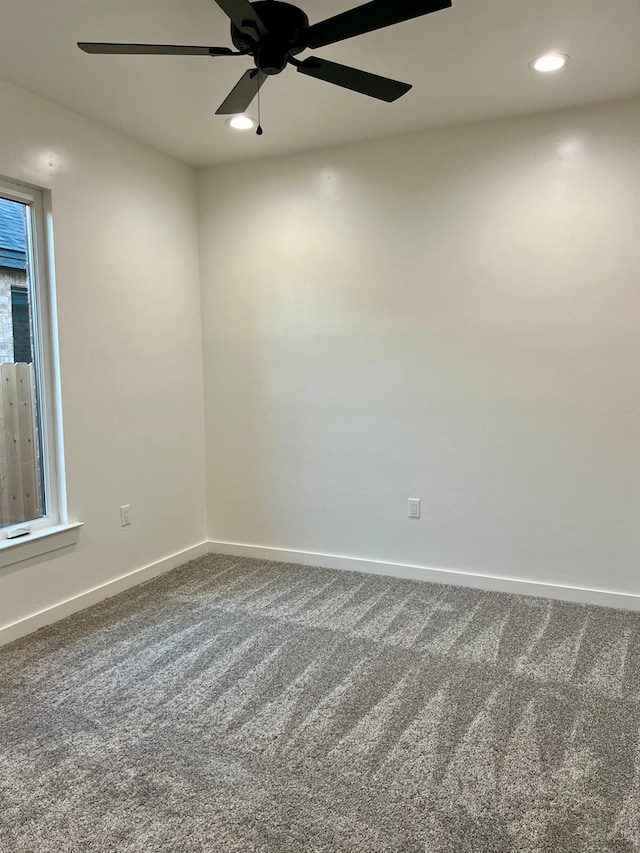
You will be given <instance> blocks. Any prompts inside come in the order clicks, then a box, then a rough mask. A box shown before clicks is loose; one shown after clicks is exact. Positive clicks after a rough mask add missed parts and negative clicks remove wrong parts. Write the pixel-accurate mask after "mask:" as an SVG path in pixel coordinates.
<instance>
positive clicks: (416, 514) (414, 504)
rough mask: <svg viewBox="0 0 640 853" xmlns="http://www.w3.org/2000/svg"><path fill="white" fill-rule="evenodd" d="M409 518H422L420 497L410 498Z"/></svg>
mask: <svg viewBox="0 0 640 853" xmlns="http://www.w3.org/2000/svg"><path fill="white" fill-rule="evenodd" d="M409 518H420V498H409Z"/></svg>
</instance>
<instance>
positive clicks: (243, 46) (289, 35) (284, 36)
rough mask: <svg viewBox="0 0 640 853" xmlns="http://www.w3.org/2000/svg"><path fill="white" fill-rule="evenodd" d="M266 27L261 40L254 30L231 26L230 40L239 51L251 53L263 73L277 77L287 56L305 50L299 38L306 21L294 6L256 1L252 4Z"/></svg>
mask: <svg viewBox="0 0 640 853" xmlns="http://www.w3.org/2000/svg"><path fill="white" fill-rule="evenodd" d="M251 5H252V6H253V7H254V9H255V10H256V12H257V13H258V15H259V16H260V19H261V20H262V22H263V23H264V25H265V27H266V28H267V30H268V32H269V35H268V36H265V37H261V36H260V34H259V33H258V32H257V30H256V29H255V27H253V26H252V25H247V27H246V29H240V28H239V27H236V25H235V24H233V23H232V24H231V40H232V41H233V43H234V45H235V46H236V48H237V49H238V50H241V51H244V52H247V53H250V54H251V55H252V56H253V58H254V60H255V63H256V67H257V68H259V69H260V70H261V71H262V72H264V73H265V74H280V72H281V71H284V69H285V68H286V66H287V62H288V58H289V56H291V55H293V54H296V53H300V52H301V51H303V50H305V48H306V44H305V43H304V41H302V42H301V40H300V35H301V33H302V32H304V30H306V29H307V27H308V26H309V18H308V17H307V15H306V14H305V13H304V12H303V11H302V9H298V7H297V6H292V5H291V4H290V3H282V2H280V0H257V2H256V3H252V4H251Z"/></svg>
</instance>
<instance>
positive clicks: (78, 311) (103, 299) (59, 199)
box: [0, 83, 205, 629]
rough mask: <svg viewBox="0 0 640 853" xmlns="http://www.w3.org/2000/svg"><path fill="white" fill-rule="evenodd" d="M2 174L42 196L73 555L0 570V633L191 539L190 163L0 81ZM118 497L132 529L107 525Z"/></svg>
mask: <svg viewBox="0 0 640 853" xmlns="http://www.w3.org/2000/svg"><path fill="white" fill-rule="evenodd" d="M0 175H4V176H6V177H10V178H14V179H16V180H21V181H26V182H29V183H32V184H36V185H39V186H42V187H45V188H47V189H50V190H51V191H52V200H53V215H54V231H55V250H56V261H57V265H56V266H57V287H58V310H59V327H60V349H61V375H62V394H63V408H64V412H63V414H64V429H65V439H66V441H65V445H66V461H67V485H68V492H69V507H70V516H71V518H72V519H75V520H80V521H83V522H84V523H85V526H84V528H83V529H82V532H81V535H80V542H79V545H78V546H77V548H76V549H75V551H71V552H68V553H67V552H65V553H61V554H60V555H58V556H57V557H55V558H48V559H42V560H39V561H31V562H27V563H20V564H17V565H15V566H13V567H10V568H8V569H3V570H0V629H1V628H2V626H4V625H8V624H10V623H12V622H15V621H17V620H21V619H24V618H25V617H27V616H29V615H31V614H34V613H37V612H38V611H40V610H43V609H46V608H49V607H51V606H53V605H55V604H56V603H58V602H61V601H64V600H65V599H68V598H71V597H73V596H77V595H80V594H81V593H83V592H84V591H86V590H89V589H91V588H93V587H95V586H98V585H100V584H104V583H106V582H107V581H109V580H111V579H113V578H115V577H118V576H121V575H123V574H125V573H126V572H130V571H132V570H134V569H138V568H140V567H142V566H145V565H148V564H149V563H153V562H155V561H158V560H161V559H163V558H165V557H167V556H168V555H171V554H174V553H175V552H179V551H182V550H183V549H186V548H189V547H190V546H193V545H195V544H196V543H199V542H201V541H202V540H203V539H204V538H205V512H204V493H205V489H204V470H203V469H204V427H203V398H202V397H203V391H202V387H203V386H202V342H201V332H200V294H199V269H198V249H197V205H196V187H195V174H194V172H193V171H192V170H191V169H189V168H187V167H186V166H182V165H180V164H178V163H176V162H174V161H172V160H171V159H169V158H168V157H165V156H164V155H161V154H159V153H157V152H155V151H152V150H151V149H149V148H146V147H144V146H142V145H140V144H138V143H136V142H133V141H131V140H129V139H127V138H126V137H124V136H122V135H120V134H118V133H115V132H113V131H110V130H108V129H106V128H104V127H102V126H100V125H98V124H95V123H93V122H91V121H88V120H87V119H84V118H81V117H80V116H78V115H76V114H74V113H71V112H69V111H67V110H64V109H61V108H60V107H57V106H55V105H53V104H51V103H49V102H48V101H45V100H42V99H41V98H37V97H35V96H34V95H31V94H29V93H27V92H25V91H23V90H20V89H17V88H15V87H13V86H10V85H8V84H4V83H0ZM125 503H130V504H131V508H132V517H133V524H132V526H131V527H130V528H126V529H123V528H121V526H120V516H119V507H120V505H121V504H125Z"/></svg>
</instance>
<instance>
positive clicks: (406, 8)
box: [303, 0, 452, 48]
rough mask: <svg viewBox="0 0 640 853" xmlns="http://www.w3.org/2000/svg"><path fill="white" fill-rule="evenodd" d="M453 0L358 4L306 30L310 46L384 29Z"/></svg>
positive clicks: (375, 0)
mask: <svg viewBox="0 0 640 853" xmlns="http://www.w3.org/2000/svg"><path fill="white" fill-rule="evenodd" d="M451 3H452V0H372V2H371V3H365V4H364V6H356V8H355V9H349V11H347V12H342V13H341V14H340V15H335V16H334V17H333V18H327V20H326V21H320V22H319V23H317V24H313V26H311V27H309V29H308V30H307V31H306V32H305V33H304V34H303V36H304V41H305V44H306V45H307V46H308V47H312V48H316V47H324V46H325V45H327V44H334V43H335V42H337V41H344V39H350V38H353V36H359V35H362V34H363V33H370V32H372V31H373V30H381V29H382V28H383V27H390V26H391V25H392V24H399V23H401V22H402V21H409V20H411V18H420V17H421V16H422V15H429V14H430V13H431V12H439V11H440V10H441V9H448V8H449V7H450V6H451Z"/></svg>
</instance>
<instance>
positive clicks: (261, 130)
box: [256, 71, 264, 136]
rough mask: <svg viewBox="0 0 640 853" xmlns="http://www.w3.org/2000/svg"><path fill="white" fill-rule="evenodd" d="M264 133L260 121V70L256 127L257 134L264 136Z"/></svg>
mask: <svg viewBox="0 0 640 853" xmlns="http://www.w3.org/2000/svg"><path fill="white" fill-rule="evenodd" d="M263 133H264V131H263V129H262V124H261V123H260V72H259V71H258V127H257V129H256V136H262V134H263Z"/></svg>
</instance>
